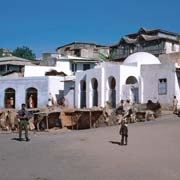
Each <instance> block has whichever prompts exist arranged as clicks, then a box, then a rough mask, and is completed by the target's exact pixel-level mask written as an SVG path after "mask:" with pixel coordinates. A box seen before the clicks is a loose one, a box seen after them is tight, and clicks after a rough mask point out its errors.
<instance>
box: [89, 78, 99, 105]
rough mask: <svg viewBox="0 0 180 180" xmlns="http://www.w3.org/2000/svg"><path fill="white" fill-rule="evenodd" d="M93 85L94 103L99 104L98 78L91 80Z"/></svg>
mask: <svg viewBox="0 0 180 180" xmlns="http://www.w3.org/2000/svg"><path fill="white" fill-rule="evenodd" d="M91 85H92V105H93V106H98V81H97V79H96V78H93V79H92V80H91Z"/></svg>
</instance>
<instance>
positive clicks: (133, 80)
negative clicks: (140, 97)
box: [126, 76, 138, 84]
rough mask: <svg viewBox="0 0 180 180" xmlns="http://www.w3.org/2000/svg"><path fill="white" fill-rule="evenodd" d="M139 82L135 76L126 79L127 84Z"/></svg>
mask: <svg viewBox="0 0 180 180" xmlns="http://www.w3.org/2000/svg"><path fill="white" fill-rule="evenodd" d="M136 83H138V81H137V79H136V77H134V76H129V77H128V78H127V79H126V84H136Z"/></svg>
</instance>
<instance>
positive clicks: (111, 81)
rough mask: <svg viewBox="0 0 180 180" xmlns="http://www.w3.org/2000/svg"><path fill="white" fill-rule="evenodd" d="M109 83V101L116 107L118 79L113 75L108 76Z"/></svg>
mask: <svg viewBox="0 0 180 180" xmlns="http://www.w3.org/2000/svg"><path fill="white" fill-rule="evenodd" d="M108 85H109V92H108V96H109V101H110V103H111V106H112V108H116V89H115V88H116V79H115V78H114V77H113V76H111V77H109V78H108Z"/></svg>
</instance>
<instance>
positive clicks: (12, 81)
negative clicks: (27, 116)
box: [0, 76, 64, 109]
mask: <svg viewBox="0 0 180 180" xmlns="http://www.w3.org/2000/svg"><path fill="white" fill-rule="evenodd" d="M61 78H62V77H61ZM61 78H59V77H47V76H46V77H21V78H9V77H8V78H0V108H4V107H5V106H4V96H5V90H6V89H7V88H13V89H14V90H15V92H16V95H15V102H16V104H15V108H17V109H19V108H21V104H22V103H26V89H28V88H30V87H33V88H36V89H37V91H38V98H37V99H38V103H37V104H38V107H45V106H46V105H47V104H48V94H49V92H51V93H52V96H53V98H54V99H55V100H56V98H55V97H56V95H57V94H58V93H59V90H61V89H62V90H64V85H63V83H62V82H60V81H61Z"/></svg>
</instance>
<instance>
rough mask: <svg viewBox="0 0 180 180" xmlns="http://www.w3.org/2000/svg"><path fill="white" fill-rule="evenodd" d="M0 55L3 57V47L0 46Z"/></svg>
mask: <svg viewBox="0 0 180 180" xmlns="http://www.w3.org/2000/svg"><path fill="white" fill-rule="evenodd" d="M0 57H3V49H2V48H0Z"/></svg>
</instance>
